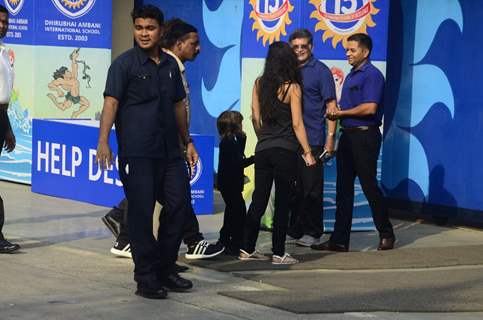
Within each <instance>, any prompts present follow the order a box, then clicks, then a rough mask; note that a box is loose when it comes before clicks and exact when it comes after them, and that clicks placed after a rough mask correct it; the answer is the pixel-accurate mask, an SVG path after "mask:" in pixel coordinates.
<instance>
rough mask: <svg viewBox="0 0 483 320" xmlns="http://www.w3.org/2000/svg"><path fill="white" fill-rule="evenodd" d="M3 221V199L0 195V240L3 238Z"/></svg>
mask: <svg viewBox="0 0 483 320" xmlns="http://www.w3.org/2000/svg"><path fill="white" fill-rule="evenodd" d="M4 222H5V207H4V206H3V199H2V197H1V196H0V240H4V237H3V233H2V229H3V224H4Z"/></svg>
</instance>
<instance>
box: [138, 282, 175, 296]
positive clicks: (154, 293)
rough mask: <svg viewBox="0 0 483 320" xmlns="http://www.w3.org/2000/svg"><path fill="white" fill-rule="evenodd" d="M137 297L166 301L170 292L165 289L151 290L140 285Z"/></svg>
mask: <svg viewBox="0 0 483 320" xmlns="http://www.w3.org/2000/svg"><path fill="white" fill-rule="evenodd" d="M135 294H136V295H138V296H140V297H143V298H146V299H166V297H167V296H168V291H166V289H164V288H163V287H159V288H149V287H146V286H142V285H138V289H137V290H136V292H135Z"/></svg>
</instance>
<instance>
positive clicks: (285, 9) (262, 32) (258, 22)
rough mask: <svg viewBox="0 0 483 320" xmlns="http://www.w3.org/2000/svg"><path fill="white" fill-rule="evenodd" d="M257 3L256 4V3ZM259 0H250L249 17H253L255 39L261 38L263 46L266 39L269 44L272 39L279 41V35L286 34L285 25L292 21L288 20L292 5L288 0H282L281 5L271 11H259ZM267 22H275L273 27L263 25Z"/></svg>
mask: <svg viewBox="0 0 483 320" xmlns="http://www.w3.org/2000/svg"><path fill="white" fill-rule="evenodd" d="M257 3H258V4H257ZM259 3H260V2H259V0H250V4H251V6H252V8H253V10H252V12H251V13H250V19H253V20H254V22H253V26H252V31H253V30H257V41H258V40H259V39H260V38H262V43H263V46H266V43H267V41H268V43H269V44H271V43H273V42H274V41H280V35H284V36H285V35H287V31H286V29H285V27H286V26H287V25H289V24H291V23H292V20H290V17H289V13H290V12H292V11H293V9H294V7H293V6H292V5H291V4H290V0H283V3H282V5H280V6H279V7H278V8H272V10H273V9H275V10H274V11H272V12H260V8H259V7H258V5H259ZM265 21H267V22H276V25H275V26H273V27H268V26H266V25H265V23H264V22H265Z"/></svg>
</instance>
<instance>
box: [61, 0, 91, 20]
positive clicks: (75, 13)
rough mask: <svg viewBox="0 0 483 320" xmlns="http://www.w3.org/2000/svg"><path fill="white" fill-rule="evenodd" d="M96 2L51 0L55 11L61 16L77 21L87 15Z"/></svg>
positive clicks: (86, 0)
mask: <svg viewBox="0 0 483 320" xmlns="http://www.w3.org/2000/svg"><path fill="white" fill-rule="evenodd" d="M95 2H96V0H52V3H53V4H54V5H55V7H56V8H57V10H59V11H60V12H61V13H62V14H63V15H65V16H67V17H69V18H72V19H77V18H80V17H82V16H83V15H85V14H86V13H88V12H89V11H90V10H91V9H92V7H93V6H94V3H95Z"/></svg>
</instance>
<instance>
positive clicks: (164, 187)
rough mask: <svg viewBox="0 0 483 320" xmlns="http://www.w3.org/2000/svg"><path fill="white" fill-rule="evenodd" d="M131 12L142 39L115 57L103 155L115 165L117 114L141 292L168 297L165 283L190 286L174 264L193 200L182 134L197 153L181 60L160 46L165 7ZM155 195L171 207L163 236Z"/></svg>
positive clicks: (190, 152) (102, 160)
mask: <svg viewBox="0 0 483 320" xmlns="http://www.w3.org/2000/svg"><path fill="white" fill-rule="evenodd" d="M132 19H133V24H134V39H135V41H136V46H135V47H134V48H133V49H130V50H128V51H126V52H124V53H123V54H121V55H120V56H119V57H118V58H117V59H116V60H114V62H113V63H112V64H111V67H110V68H109V73H108V76H107V81H106V89H105V91H104V106H103V110H102V116H101V125H100V131H99V142H98V147H97V161H98V163H99V165H100V166H102V167H103V168H106V167H109V166H111V162H112V152H111V150H110V148H109V144H108V139H109V132H110V130H111V128H112V125H113V123H114V121H115V123H116V136H117V142H118V156H119V175H120V177H121V181H122V183H123V186H124V192H125V194H126V197H127V199H128V202H129V208H128V223H129V239H130V241H131V247H132V256H133V261H134V265H135V268H134V280H135V281H136V282H137V291H136V294H138V295H140V296H142V297H145V298H151V299H163V298H166V296H167V291H166V289H165V288H168V289H170V290H175V291H185V290H189V289H191V287H192V283H191V281H189V280H186V279H183V278H181V277H180V276H179V275H178V274H177V273H176V272H175V270H174V267H175V261H176V258H177V255H178V250H179V246H180V244H181V238H182V230H183V224H184V223H185V220H186V217H187V216H188V214H189V213H190V206H191V204H190V199H189V179H188V174H187V170H186V166H185V162H184V160H183V159H182V158H181V152H180V147H179V140H178V139H179V138H178V137H181V140H182V142H183V143H184V144H185V146H186V156H187V160H188V163H189V164H190V165H191V166H193V165H194V164H195V163H196V161H197V160H198V154H197V152H196V149H195V148H194V146H193V143H192V140H191V138H190V136H189V134H188V129H187V117H186V110H185V104H184V98H185V96H186V94H185V90H184V87H183V83H182V80H181V75H180V72H179V68H178V65H177V63H176V61H175V60H174V59H173V58H172V57H170V56H169V55H167V54H166V53H164V52H162V51H161V49H160V47H159V41H160V38H161V33H162V31H161V26H162V25H163V20H164V19H163V14H162V12H161V11H160V10H159V9H158V8H157V7H154V6H151V5H146V6H142V7H139V8H136V9H134V11H133V13H132ZM156 200H158V201H159V202H162V203H164V204H165V207H166V213H165V214H166V217H163V220H162V223H161V222H160V226H159V234H158V240H157V241H156V240H155V238H154V236H153V234H152V230H153V226H152V223H153V210H154V206H155V202H156Z"/></svg>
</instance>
